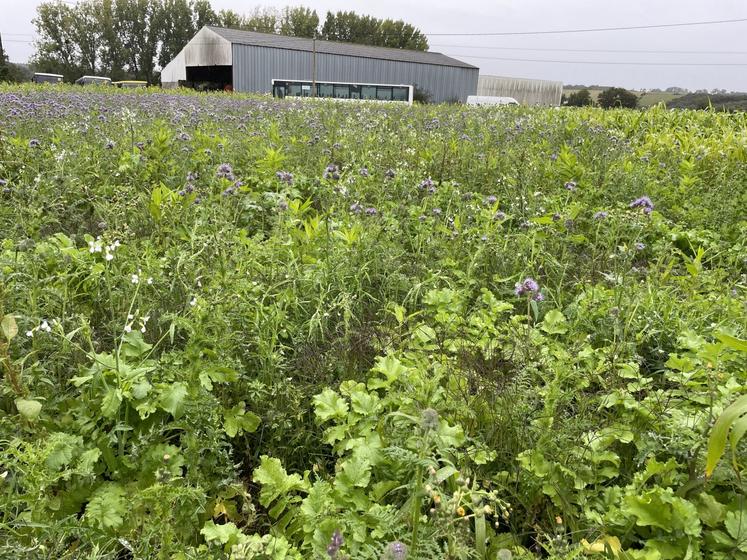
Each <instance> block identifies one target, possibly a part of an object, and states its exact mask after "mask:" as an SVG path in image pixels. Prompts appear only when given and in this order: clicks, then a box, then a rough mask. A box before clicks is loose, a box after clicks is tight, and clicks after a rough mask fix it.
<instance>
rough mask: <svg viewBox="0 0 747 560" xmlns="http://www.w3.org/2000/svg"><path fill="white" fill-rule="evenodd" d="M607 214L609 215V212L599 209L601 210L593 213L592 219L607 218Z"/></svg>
mask: <svg viewBox="0 0 747 560" xmlns="http://www.w3.org/2000/svg"><path fill="white" fill-rule="evenodd" d="M607 216H609V214H608V213H607V212H605V211H604V210H601V211H599V212H596V213H595V214H594V219H595V220H604V219H606V218H607Z"/></svg>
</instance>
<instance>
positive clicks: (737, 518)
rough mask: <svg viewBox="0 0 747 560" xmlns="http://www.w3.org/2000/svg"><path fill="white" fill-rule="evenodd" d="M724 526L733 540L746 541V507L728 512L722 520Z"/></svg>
mask: <svg viewBox="0 0 747 560" xmlns="http://www.w3.org/2000/svg"><path fill="white" fill-rule="evenodd" d="M724 527H726V530H727V532H728V533H729V535H730V536H731V538H733V539H734V540H735V541H737V542H738V543H747V509H741V510H739V511H730V512H728V513H727V514H726V519H725V520H724ZM746 552H747V551H746Z"/></svg>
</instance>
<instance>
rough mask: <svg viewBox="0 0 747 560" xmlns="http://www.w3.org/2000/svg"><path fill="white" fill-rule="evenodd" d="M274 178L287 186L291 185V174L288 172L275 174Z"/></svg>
mask: <svg viewBox="0 0 747 560" xmlns="http://www.w3.org/2000/svg"><path fill="white" fill-rule="evenodd" d="M275 177H277V178H278V180H279V181H280V182H281V183H286V184H288V185H290V184H291V183H293V174H292V173H289V172H288V171H278V172H277V173H275Z"/></svg>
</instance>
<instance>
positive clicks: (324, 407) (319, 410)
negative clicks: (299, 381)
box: [314, 388, 348, 422]
mask: <svg viewBox="0 0 747 560" xmlns="http://www.w3.org/2000/svg"><path fill="white" fill-rule="evenodd" d="M314 412H315V413H316V417H317V418H318V419H319V420H320V421H321V422H326V421H327V420H329V419H331V418H345V417H346V416H347V414H348V403H347V401H346V400H345V399H343V398H342V397H341V396H340V395H338V394H337V393H336V392H335V391H333V390H332V389H329V388H327V389H324V391H322V392H321V393H319V394H318V395H315V396H314Z"/></svg>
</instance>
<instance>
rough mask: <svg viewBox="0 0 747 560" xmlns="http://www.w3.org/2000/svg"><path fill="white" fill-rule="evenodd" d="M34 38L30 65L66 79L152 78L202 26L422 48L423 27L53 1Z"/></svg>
mask: <svg viewBox="0 0 747 560" xmlns="http://www.w3.org/2000/svg"><path fill="white" fill-rule="evenodd" d="M33 23H34V25H35V27H36V32H37V35H38V39H37V41H36V53H35V54H34V56H33V58H32V64H33V65H34V67H35V68H36V69H37V70H38V71H40V72H54V73H59V74H62V75H63V76H65V79H66V80H72V79H75V78H77V77H79V76H81V75H84V74H100V75H106V76H110V77H111V78H112V79H114V80H118V79H124V78H132V79H139V80H146V81H148V82H149V83H154V82H156V81H157V80H158V73H159V72H158V69H159V68H162V67H164V66H165V65H166V64H168V63H169V62H170V61H171V60H172V59H173V58H174V57H175V56H176V55H177V54H178V53H179V51H180V50H181V49H182V48H184V46H185V45H186V44H187V42H188V41H189V40H190V39H191V38H192V37H193V36H194V35H195V33H196V32H197V31H198V30H199V29H201V28H202V27H203V26H205V25H216V26H219V27H228V28H233V29H242V30H247V31H259V32H263V33H277V34H281V35H288V36H293V37H309V38H311V37H317V38H319V39H327V40H333V41H348V42H352V43H360V44H368V45H375V46H385V47H393V48H405V49H416V50H427V49H428V41H427V39H426V37H425V35H423V33H422V32H420V30H418V29H417V28H415V27H414V26H412V25H410V24H408V23H405V22H404V21H401V20H398V21H394V20H391V19H378V18H374V17H371V16H366V15H358V14H356V13H355V12H352V11H351V12H336V13H332V12H327V14H326V18H325V20H324V23H322V24H321V25H320V19H319V16H318V14H317V13H316V11H315V10H311V9H310V8H306V7H286V8H283V9H275V8H256V9H255V10H253V11H252V12H250V13H248V14H239V13H238V12H235V11H233V10H220V11H218V12H216V11H215V10H214V9H213V7H212V5H211V4H210V1H209V0H82V1H80V2H78V3H77V4H70V3H65V2H62V1H61V0H55V1H51V2H44V3H42V4H40V5H39V6H38V8H37V15H36V18H34V20H33Z"/></svg>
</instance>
